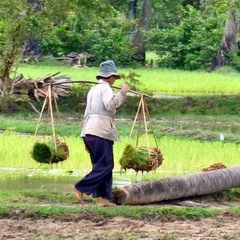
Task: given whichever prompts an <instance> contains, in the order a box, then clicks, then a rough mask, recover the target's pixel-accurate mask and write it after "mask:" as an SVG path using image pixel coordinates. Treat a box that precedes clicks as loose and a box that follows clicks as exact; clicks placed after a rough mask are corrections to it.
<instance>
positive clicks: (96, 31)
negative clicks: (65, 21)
mask: <svg viewBox="0 0 240 240" xmlns="http://www.w3.org/2000/svg"><path fill="white" fill-rule="evenodd" d="M75 28H76V29H75ZM75 28H69V26H68V25H62V26H58V27H56V28H55V30H54V33H53V37H52V38H45V39H44V41H43V51H44V53H45V54H48V53H51V54H53V55H54V56H66V55H67V54H69V53H70V52H78V53H81V52H89V53H90V54H92V55H93V60H94V65H95V66H98V65H99V64H100V63H101V62H102V61H104V60H107V59H111V60H113V61H115V63H116V64H117V65H118V66H129V65H133V61H132V59H131V54H132V50H131V43H130V42H129V39H128V33H129V31H130V25H126V24H125V23H124V22H123V23H121V22H120V23H117V24H116V22H115V21H113V19H111V18H110V19H109V18H106V19H104V21H103V20H102V19H100V20H99V22H98V24H95V26H94V28H93V26H92V28H90V29H88V28H86V27H85V26H82V28H80V27H79V26H78V25H77V24H76V26H75ZM79 28H80V29H79ZM88 62H89V61H88ZM88 65H89V66H91V65H92V64H91V63H88Z"/></svg>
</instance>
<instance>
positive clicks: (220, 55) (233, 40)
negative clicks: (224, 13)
mask: <svg viewBox="0 0 240 240" xmlns="http://www.w3.org/2000/svg"><path fill="white" fill-rule="evenodd" d="M238 31H239V19H238V13H237V12H229V13H228V19H227V20H226V24H225V31H224V35H223V38H222V42H221V45H220V47H219V49H218V51H217V54H216V56H215V57H214V59H213V60H212V65H211V67H210V71H214V70H216V69H218V68H220V67H222V66H224V65H226V64H227V63H228V62H229V60H230V58H229V54H231V53H234V52H236V51H237V49H238V42H237V36H238Z"/></svg>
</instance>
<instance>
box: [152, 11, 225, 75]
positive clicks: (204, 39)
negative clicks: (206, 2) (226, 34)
mask: <svg viewBox="0 0 240 240" xmlns="http://www.w3.org/2000/svg"><path fill="white" fill-rule="evenodd" d="M224 21H225V15H224V16H223V15H221V14H219V15H217V14H211V15H210V14H209V13H203V12H201V11H199V10H196V9H194V8H192V7H189V12H188V15H187V16H186V17H185V18H184V19H183V20H182V22H181V24H180V25H179V26H177V27H174V26H171V27H169V28H164V29H157V30H152V32H151V33H150V34H149V41H148V48H149V49H150V50H153V51H156V52H157V54H158V55H159V60H158V64H159V66H161V67H172V68H181V69H186V70H196V69H207V68H208V67H209V65H210V63H211V60H212V58H213V56H214V54H215V53H216V50H217V49H218V47H219V44H220V42H221V38H222V34H223V27H224Z"/></svg>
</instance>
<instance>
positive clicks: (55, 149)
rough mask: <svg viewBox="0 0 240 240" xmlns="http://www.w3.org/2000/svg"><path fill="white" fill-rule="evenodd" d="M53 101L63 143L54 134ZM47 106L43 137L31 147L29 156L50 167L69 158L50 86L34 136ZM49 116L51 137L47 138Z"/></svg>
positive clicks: (55, 101)
mask: <svg viewBox="0 0 240 240" xmlns="http://www.w3.org/2000/svg"><path fill="white" fill-rule="evenodd" d="M53 101H54V104H55V109H56V112H57V116H58V119H59V123H60V127H61V131H62V134H61V135H62V136H63V139H64V142H60V140H59V138H58V136H57V135H56V132H55V123H54V116H53V105H52V102H53ZM47 104H48V115H47V119H46V124H45V129H44V136H43V138H42V139H40V140H38V141H37V142H36V143H35V144H34V145H33V149H32V151H31V156H32V158H33V159H34V160H35V161H37V162H39V163H41V164H43V163H47V164H50V165H52V164H53V163H59V162H62V161H64V160H66V159H67V158H68V157H69V149H68V146H67V144H66V140H65V137H64V131H63V126H62V122H61V118H60V114H59V109H58V105H57V100H56V97H55V95H54V92H53V91H52V86H51V84H49V86H48V91H47V93H46V96H45V100H44V102H43V106H42V110H41V113H40V116H39V119H38V122H37V127H36V131H35V134H34V136H37V132H38V129H39V126H40V121H41V119H42V116H43V112H44V109H45V108H46V106H47ZM49 115H50V118H51V126H52V136H48V137H47V136H46V131H47V125H48V122H49Z"/></svg>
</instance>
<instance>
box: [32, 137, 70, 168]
mask: <svg viewBox="0 0 240 240" xmlns="http://www.w3.org/2000/svg"><path fill="white" fill-rule="evenodd" d="M56 146H57V151H56V152H55V145H54V139H53V137H48V138H43V139H40V140H38V141H37V142H36V143H35V144H34V145H33V148H32V151H31V156H32V158H33V159H34V160H35V161H37V162H39V163H47V164H51V163H58V162H61V161H64V160H66V159H67V158H68V156H69V150H68V146H67V144H66V143H62V142H60V141H59V139H58V138H56Z"/></svg>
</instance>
